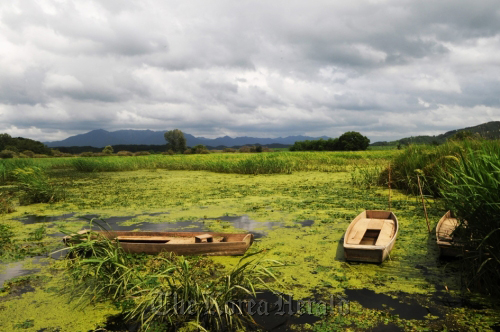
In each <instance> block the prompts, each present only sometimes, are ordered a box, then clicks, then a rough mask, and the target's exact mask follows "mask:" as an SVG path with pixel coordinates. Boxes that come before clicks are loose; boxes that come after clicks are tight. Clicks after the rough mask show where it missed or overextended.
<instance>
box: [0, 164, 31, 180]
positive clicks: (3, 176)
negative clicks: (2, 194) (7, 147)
mask: <svg viewBox="0 0 500 332" xmlns="http://www.w3.org/2000/svg"><path fill="white" fill-rule="evenodd" d="M34 164H35V163H34V161H33V159H28V158H20V159H7V160H0V183H5V182H7V181H13V180H14V179H15V177H14V170H16V169H18V168H26V167H32V166H34Z"/></svg>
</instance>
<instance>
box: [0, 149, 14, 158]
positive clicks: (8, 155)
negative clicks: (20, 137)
mask: <svg viewBox="0 0 500 332" xmlns="http://www.w3.org/2000/svg"><path fill="white" fill-rule="evenodd" d="M15 156H16V153H15V152H14V151H11V150H2V151H0V158H2V159H8V158H14V157H15Z"/></svg>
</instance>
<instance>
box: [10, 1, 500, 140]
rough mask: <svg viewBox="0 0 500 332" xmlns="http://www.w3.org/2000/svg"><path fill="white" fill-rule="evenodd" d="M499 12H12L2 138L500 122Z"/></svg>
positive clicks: (324, 5)
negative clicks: (135, 131)
mask: <svg viewBox="0 0 500 332" xmlns="http://www.w3.org/2000/svg"><path fill="white" fill-rule="evenodd" d="M499 10H500V3H498V1H494V0H481V1H476V2H469V1H465V0H460V1H458V2H457V1H451V0H443V1H439V2H436V1H430V0H425V1H416V0H405V1H399V0H398V1H396V0H387V1H369V2H366V1H350V2H345V1H319V0H318V1H312V2H308V3H301V2H290V1H274V2H272V3H271V2H268V1H252V2H234V1H222V0H221V1H211V2H206V1H192V2H191V1H190V2H174V1H157V0H145V1H141V2H135V1H125V0H113V1H104V2H103V1H75V0H67V1H58V0H43V1H35V0H17V1H6V2H3V3H1V4H0V48H1V49H2V54H1V56H0V132H2V131H4V132H9V133H15V135H21V136H23V135H24V136H26V137H32V138H36V139H41V140H53V139H60V138H64V136H65V135H66V136H69V135H72V134H75V133H80V132H86V131H89V130H92V129H97V128H103V129H108V130H118V129H127V128H130V129H154V130H162V129H171V128H174V127H175V128H181V129H183V130H184V131H186V132H188V133H191V134H194V135H203V136H206V137H215V136H219V135H225V134H231V135H233V136H243V135H253V136H270V137H276V136H287V135H296V134H308V135H314V136H315V135H318V136H319V135H329V136H337V135H339V134H341V133H342V132H344V131H347V130H357V131H360V132H362V133H364V134H367V135H369V136H370V138H372V140H378V139H395V138H400V137H404V136H408V135H410V134H411V135H419V134H424V133H441V132H443V131H446V130H450V129H455V128H460V127H465V126H469V125H472V124H479V123H481V122H486V121H492V120H500V97H499V96H500V94H499V91H500V80H499V79H498V77H500V60H499V57H498V56H497V54H498V53H499V52H500V20H498V14H497V13H498V12H499ZM388 124H398V127H399V128H402V129H401V130H399V131H398V130H391V131H388V130H387V125H388Z"/></svg>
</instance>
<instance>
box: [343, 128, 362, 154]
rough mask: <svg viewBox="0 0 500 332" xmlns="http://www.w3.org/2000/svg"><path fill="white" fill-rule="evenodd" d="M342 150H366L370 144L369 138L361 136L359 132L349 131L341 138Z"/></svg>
mask: <svg viewBox="0 0 500 332" xmlns="http://www.w3.org/2000/svg"><path fill="white" fill-rule="evenodd" d="M338 144H339V147H340V150H344V151H358V150H366V149H367V148H368V145H369V144H370V140H369V139H368V137H366V136H363V135H361V134H360V133H358V132H357V131H348V132H346V133H344V134H342V136H340V137H339V141H338Z"/></svg>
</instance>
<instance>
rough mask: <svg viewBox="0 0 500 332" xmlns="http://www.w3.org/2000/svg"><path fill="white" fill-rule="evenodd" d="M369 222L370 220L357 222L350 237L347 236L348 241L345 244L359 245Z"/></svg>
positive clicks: (364, 219)
mask: <svg viewBox="0 0 500 332" xmlns="http://www.w3.org/2000/svg"><path fill="white" fill-rule="evenodd" d="M369 222H370V219H367V218H363V219H361V220H359V221H358V222H357V223H356V225H354V228H353V229H352V231H351V234H352V235H351V236H349V240H348V242H347V243H349V244H359V242H361V240H362V239H363V236H364V235H365V232H366V229H367V227H368V223H369Z"/></svg>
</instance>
